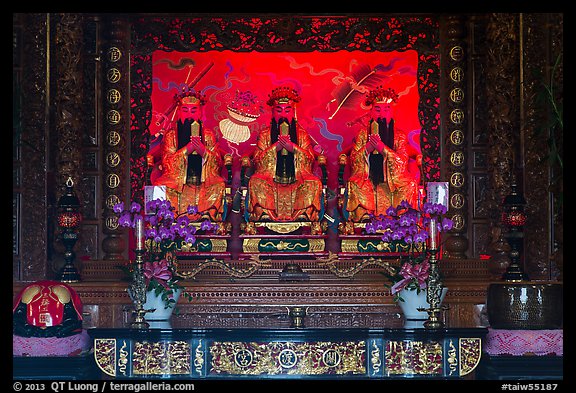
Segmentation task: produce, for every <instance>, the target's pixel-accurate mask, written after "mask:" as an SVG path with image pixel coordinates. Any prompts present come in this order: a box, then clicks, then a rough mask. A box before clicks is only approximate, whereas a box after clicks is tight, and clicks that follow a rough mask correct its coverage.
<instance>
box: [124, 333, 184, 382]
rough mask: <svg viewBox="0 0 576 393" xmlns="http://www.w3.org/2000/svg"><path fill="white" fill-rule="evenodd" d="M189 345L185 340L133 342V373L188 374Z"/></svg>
mask: <svg viewBox="0 0 576 393" xmlns="http://www.w3.org/2000/svg"><path fill="white" fill-rule="evenodd" d="M190 357H191V356H190V345H189V344H188V343H187V342H186V341H159V342H135V343H134V350H133V352H132V370H133V373H134V375H185V374H190V370H191V359H190Z"/></svg>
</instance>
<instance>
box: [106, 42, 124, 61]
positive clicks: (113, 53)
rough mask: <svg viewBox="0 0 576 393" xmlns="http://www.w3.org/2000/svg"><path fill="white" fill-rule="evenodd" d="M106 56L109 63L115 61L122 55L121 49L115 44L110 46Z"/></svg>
mask: <svg viewBox="0 0 576 393" xmlns="http://www.w3.org/2000/svg"><path fill="white" fill-rule="evenodd" d="M106 55H107V56H108V61H110V62H111V63H116V62H117V61H118V60H120V58H121V57H122V51H121V50H120V49H118V48H117V47H115V46H112V47H110V49H108V52H107V53H106Z"/></svg>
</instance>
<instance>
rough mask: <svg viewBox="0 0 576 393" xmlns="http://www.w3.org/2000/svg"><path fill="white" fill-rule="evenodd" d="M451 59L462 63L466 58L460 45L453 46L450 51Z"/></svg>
mask: <svg viewBox="0 0 576 393" xmlns="http://www.w3.org/2000/svg"><path fill="white" fill-rule="evenodd" d="M450 58H451V59H452V60H454V61H460V60H462V59H463V58H464V48H462V47H461V46H460V45H456V46H453V47H452V49H450Z"/></svg>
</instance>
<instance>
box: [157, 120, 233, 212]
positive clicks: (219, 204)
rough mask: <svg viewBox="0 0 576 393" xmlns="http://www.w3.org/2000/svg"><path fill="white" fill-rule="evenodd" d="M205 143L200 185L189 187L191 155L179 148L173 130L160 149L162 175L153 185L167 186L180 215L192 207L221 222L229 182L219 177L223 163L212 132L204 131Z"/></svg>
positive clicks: (171, 200) (166, 136) (166, 134)
mask: <svg viewBox="0 0 576 393" xmlns="http://www.w3.org/2000/svg"><path fill="white" fill-rule="evenodd" d="M202 133H203V136H202V142H203V143H204V145H205V147H206V154H205V155H204V157H203V159H202V175H201V179H200V184H198V185H195V184H190V183H188V184H186V176H187V173H186V172H187V166H188V156H187V155H186V147H182V148H180V149H178V139H177V129H176V127H172V128H171V129H170V130H167V131H166V133H165V134H164V138H163V140H162V143H161V145H160V146H159V149H158V152H157V154H158V156H159V158H160V165H159V168H160V170H161V174H160V175H159V176H155V177H154V178H152V179H151V181H152V185H156V186H161V185H165V186H166V197H167V198H168V200H170V202H171V203H172V206H174V207H175V208H176V211H177V212H183V211H185V210H186V209H187V208H188V206H189V205H192V206H197V207H198V211H199V212H200V213H203V214H208V215H209V216H210V219H211V220H212V221H222V214H223V210H224V196H225V192H226V182H225V181H224V178H223V177H222V176H221V175H220V173H221V170H222V166H223V160H222V154H221V151H220V149H219V147H218V144H217V141H216V138H215V136H214V133H213V131H212V130H209V129H206V128H203V130H202Z"/></svg>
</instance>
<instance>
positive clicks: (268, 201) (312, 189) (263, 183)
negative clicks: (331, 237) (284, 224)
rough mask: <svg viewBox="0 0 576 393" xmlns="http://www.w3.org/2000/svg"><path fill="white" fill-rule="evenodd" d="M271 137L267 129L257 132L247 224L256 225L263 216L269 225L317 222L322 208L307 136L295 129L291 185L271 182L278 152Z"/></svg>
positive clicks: (310, 146)
mask: <svg viewBox="0 0 576 393" xmlns="http://www.w3.org/2000/svg"><path fill="white" fill-rule="evenodd" d="M270 133H271V131H270V128H268V129H265V130H262V131H261V132H260V135H259V137H258V142H257V146H256V151H255V153H254V166H255V170H254V173H253V174H252V176H251V178H250V182H249V184H248V188H249V200H248V201H249V203H248V212H249V214H250V220H251V221H258V220H260V219H261V218H262V214H266V215H268V216H269V219H270V220H272V221H296V220H308V221H318V220H319V212H320V210H321V207H322V181H321V180H320V178H319V177H318V176H316V175H314V173H313V169H312V166H313V164H314V157H315V156H314V151H313V149H312V144H311V142H310V137H309V136H308V133H307V132H306V130H304V128H303V127H302V126H300V125H299V124H297V125H296V137H297V140H298V142H297V143H295V145H294V167H295V181H294V182H293V183H291V184H281V183H278V182H276V181H275V180H274V178H275V175H276V159H277V152H276V147H275V146H274V145H272V143H271V139H270Z"/></svg>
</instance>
